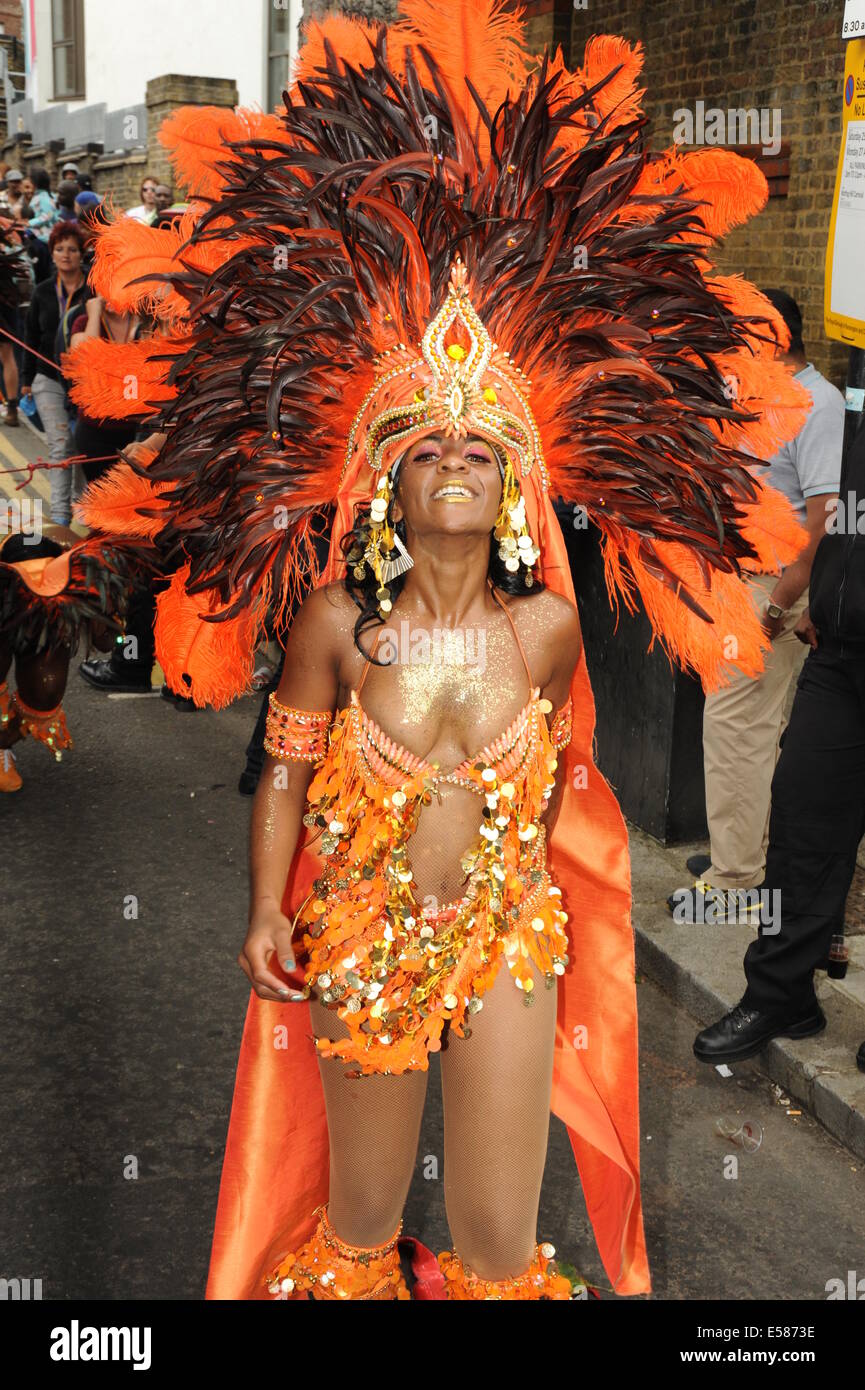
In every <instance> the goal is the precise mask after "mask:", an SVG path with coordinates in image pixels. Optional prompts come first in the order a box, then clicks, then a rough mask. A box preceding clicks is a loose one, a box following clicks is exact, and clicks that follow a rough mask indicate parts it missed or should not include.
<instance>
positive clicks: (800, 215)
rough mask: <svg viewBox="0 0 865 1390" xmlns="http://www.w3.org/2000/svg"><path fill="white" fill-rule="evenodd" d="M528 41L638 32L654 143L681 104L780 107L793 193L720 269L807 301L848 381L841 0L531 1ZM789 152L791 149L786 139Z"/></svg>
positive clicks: (751, 227)
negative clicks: (841, 312)
mask: <svg viewBox="0 0 865 1390" xmlns="http://www.w3.org/2000/svg"><path fill="white" fill-rule="evenodd" d="M395 8H396V0H342V3H338V0H305V3H304V12H305V13H306V14H313V13H316V14H321V13H323V12H325V11H327V10H332V9H342V10H346V11H349V12H351V13H355V14H363V15H366V16H369V17H375V18H385V19H387V18H390V17H392V15H393V13H394V10H395ZM520 8H522V10H523V13H524V14H525V16H526V20H527V26H526V34H527V40H528V44H529V47H530V48H531V49H532V50H533V51H534V52H540V50H541V49H542V48H544V47H545V46H546V45H548V44H561V45H562V47H563V49H564V51H565V52H566V53H567V52H568V51H570V58H571V62H572V64H577V63H579V62H580V60H581V58H582V53H583V48H584V46H585V43H586V40H587V39H588V38H589V37H590V36H591V35H592V34H597V33H607V34H622V35H624V36H625V37H626V38H628V39H631V40H635V39H641V40H642V43H643V47H644V49H645V51H646V64H645V69H644V78H645V86H646V87H647V93H646V99H645V106H646V114H647V115H648V116H649V120H650V124H649V127H648V132H647V133H648V139H649V142H650V144H651V145H652V147H653V148H656V149H661V148H663V147H665V146H668V145H670V144H672V143H673V132H674V119H673V113H674V112H675V111H677V110H679V109H681V108H689V109H691V110H694V109H695V104H696V102H697V101H699V100H702V101H703V102H705V105H706V108H707V109H709V108H712V107H718V108H721V109H722V110H724V111H726V110H728V109H730V108H738V107H744V108H748V107H754V108H756V109H758V110H759V109H760V108H764V107H765V108H768V110H770V111H771V110H773V109H775V108H777V109H778V110H779V111H780V118H781V138H782V140H783V142H784V145H785V147H786V146H787V145H788V144H789V160H790V169H789V181H788V184H787V192H786V195H785V196H779V197H772V198H770V200H769V203H768V206H767V207H766V209H765V210H764V211H763V212H762V213H761V214H760V215H759V216H758V217H756V218H753V219H752V220H751V222H749V223H748V224H747V225H746V226H745V227H741V228H739V229H737V230H736V231H734V232H732V233H731V234H730V236H729V237H727V238H726V240H725V242H724V245H723V247H722V248H721V250H720V252H719V253H718V257H717V260H718V265H719V268H720V269H722V270H724V271H725V272H728V273H729V272H733V271H741V272H742V273H743V274H744V275H746V276H747V277H748V278H749V279H750V280H753V281H754V282H755V283H756V284H758V285H763V286H770V285H777V286H781V287H783V288H784V289H787V290H788V291H789V292H790V293H791V294H793V295H794V296H795V298H796V299H797V300H798V301H799V303H800V304H801V306H802V310H803V313H804V317H805V335H806V347H807V349H808V352H809V355H810V356H811V358H812V359H813V361H814V362H815V363H816V365H817V366H818V367H819V368H820V370H821V371H823V372H825V373H826V375H827V376H830V377H831V378H832V380H834V381H835V382H836V384H837V385H839V386H842V387H843V384H844V380H845V376H846V364H847V349H846V348H845V347H843V345H842V344H840V343H834V342H830V341H829V340H828V339H827V338H826V337H825V336H824V333H823V270H824V261H825V254H826V238H827V235H828V230H829V215H830V211H831V206H832V190H833V187H834V182H835V166H836V163H837V159H838V146H839V140H840V130H841V87H842V77H843V71H844V52H843V44H842V42H841V39H840V30H841V20H842V18H843V10H844V6H843V0H728V3H726V4H724V5H720V4H711V3H708V0H651V3H646V0H603V3H601V0H585V3H584V4H580V5H576V4H575V3H574V0H524V3H523V4H522V5H521V6H520ZM785 153H786V148H785Z"/></svg>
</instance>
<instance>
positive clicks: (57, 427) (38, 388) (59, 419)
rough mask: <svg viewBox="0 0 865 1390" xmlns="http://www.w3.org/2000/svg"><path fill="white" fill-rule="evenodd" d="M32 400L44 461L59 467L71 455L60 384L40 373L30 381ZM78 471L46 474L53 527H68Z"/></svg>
mask: <svg viewBox="0 0 865 1390" xmlns="http://www.w3.org/2000/svg"><path fill="white" fill-rule="evenodd" d="M33 399H34V400H35V402H36V408H37V410H38V411H39V414H40V416H41V417H42V423H43V425H44V426H45V437H46V442H47V444H48V459H49V462H51V463H59V462H60V460H61V459H65V458H68V457H69V456H70V454H72V453H73V447H72V428H71V422H70V419H69V416H68V414H67V413H66V391H65V389H64V386H63V382H62V381H55V380H54V379H53V378H52V377H50V376H45V375H44V374H43V373H42V372H37V373H36V375H35V376H34V378H33ZM78 474H79V469H77V468H75V469H72V468H52V469H51V470H50V475H49V476H50V487H51V520H52V521H53V522H54V523H55V525H57V526H68V525H69V523H70V521H71V520H72V502H73V498H74V497H77V496H78V493H79V492H80V490H81V489H80V484H79V478H78V476H73V475H78Z"/></svg>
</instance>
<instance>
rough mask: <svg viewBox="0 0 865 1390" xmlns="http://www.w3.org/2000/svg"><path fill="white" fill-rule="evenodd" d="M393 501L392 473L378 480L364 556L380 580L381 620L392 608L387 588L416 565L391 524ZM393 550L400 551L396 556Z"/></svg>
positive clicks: (378, 596) (378, 589)
mask: <svg viewBox="0 0 865 1390" xmlns="http://www.w3.org/2000/svg"><path fill="white" fill-rule="evenodd" d="M392 500H393V492H392V489H391V478H390V474H389V473H385V474H383V475H382V477H381V478H380V479H379V482H378V487H377V488H376V491H375V496H374V497H373V499H372V502H371V503H370V509H369V517H370V524H369V540H368V542H367V547H366V550H365V551H364V556H363V558H364V560H365V561H366V564H367V565H368V566H369V568H370V569H371V570H372V572H373V574H374V575H375V577H376V579H377V580H378V585H379V587H378V588H377V589H376V594H375V596H376V598H377V599H378V611H379V614H380V616H381V617H382V618H386V617H387V615H388V613H389V612H390V611H391V609H392V607H393V603H392V601H391V596H390V590H389V589H388V588H387V585H388V584H390V583H392V581H393V580H394V579H396V578H397V577H398V576H399V575H401V574H405V572H406V570H410V569H411V568H412V566H413V564H414V560H413V559H412V558H411V556H410V555H409V553H408V551H407V550H406V548H405V546H404V544H403V542H402V541H401V540H400V538H399V536H398V535H397V533H396V531H395V530H394V528H393V527H392V526H391V524H390V522H389V521H388V512H389V511H390V504H391V502H392ZM394 551H396V552H397V553H396V555H395V556H394V553H393V552H394ZM355 573H357V571H355Z"/></svg>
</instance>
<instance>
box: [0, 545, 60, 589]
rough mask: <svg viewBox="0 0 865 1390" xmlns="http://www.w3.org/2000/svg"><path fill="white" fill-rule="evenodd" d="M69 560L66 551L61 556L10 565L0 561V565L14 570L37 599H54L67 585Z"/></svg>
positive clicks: (18, 561) (16, 562)
mask: <svg viewBox="0 0 865 1390" xmlns="http://www.w3.org/2000/svg"><path fill="white" fill-rule="evenodd" d="M71 559H72V557H71V555H70V554H69V551H68V550H67V551H65V552H64V554H62V555H53V556H46V557H45V558H42V559H38V560H16V561H15V562H14V563H11V564H7V563H6V562H5V561H3V560H0V565H2V566H3V568H4V569H7V570H14V571H15V573H16V574H17V575H18V578H19V579H22V580H23V581H24V583H25V584H26V585H27V588H28V589H30V590H32V592H33V593H34V594H36V595H38V597H39V598H56V597H57V595H58V594H62V593H63V590H64V589H65V588H66V585H67V584H68V583H69V565H70V563H71Z"/></svg>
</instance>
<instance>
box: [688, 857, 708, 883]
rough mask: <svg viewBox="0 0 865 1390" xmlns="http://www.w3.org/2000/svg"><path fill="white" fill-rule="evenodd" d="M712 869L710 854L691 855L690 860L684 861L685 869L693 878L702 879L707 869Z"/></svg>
mask: <svg viewBox="0 0 865 1390" xmlns="http://www.w3.org/2000/svg"><path fill="white" fill-rule="evenodd" d="M711 867H712V856H711V855H710V854H692V855H691V857H690V859H686V860H685V868H686V869H687V870H688V873H689V874H693V875H694V878H702V877H703V874H704V873H705V872H706V870H707V869H711Z"/></svg>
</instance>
